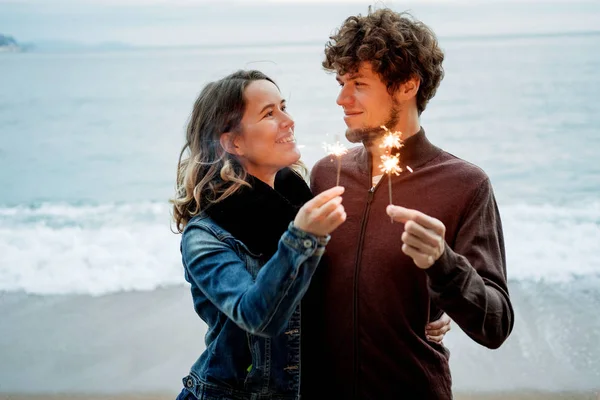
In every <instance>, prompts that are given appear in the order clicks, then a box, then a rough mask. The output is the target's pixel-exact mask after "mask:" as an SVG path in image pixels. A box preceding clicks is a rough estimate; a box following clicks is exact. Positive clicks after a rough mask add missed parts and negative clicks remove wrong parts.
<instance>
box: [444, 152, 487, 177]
mask: <svg viewBox="0 0 600 400" xmlns="http://www.w3.org/2000/svg"><path fill="white" fill-rule="evenodd" d="M437 164H439V165H440V166H442V167H444V172H445V174H448V175H449V176H453V177H456V178H458V179H461V180H465V181H468V182H473V183H474V184H481V183H482V182H485V181H489V177H488V175H487V173H486V172H485V171H484V170H483V169H482V168H481V167H479V166H478V165H476V164H473V163H472V162H470V161H467V160H464V159H462V158H460V157H458V156H456V155H454V154H452V153H449V152H447V151H445V150H442V153H441V154H440V156H439V158H438V160H437Z"/></svg>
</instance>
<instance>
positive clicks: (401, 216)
mask: <svg viewBox="0 0 600 400" xmlns="http://www.w3.org/2000/svg"><path fill="white" fill-rule="evenodd" d="M386 212H387V214H388V215H389V216H390V217H391V218H393V219H394V221H397V222H407V221H415V222H416V223H417V224H419V225H421V226H423V227H425V228H427V229H431V230H433V231H435V232H437V233H440V234H441V233H443V232H444V231H445V229H446V227H445V226H444V224H443V223H442V221H440V220H439V219H436V218H433V217H430V216H429V215H426V214H423V213H422V212H420V211H417V210H412V209H410V208H405V207H400V206H394V205H392V204H390V205H389V206H387V208H386Z"/></svg>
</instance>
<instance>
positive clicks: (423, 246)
mask: <svg viewBox="0 0 600 400" xmlns="http://www.w3.org/2000/svg"><path fill="white" fill-rule="evenodd" d="M402 241H403V242H404V243H406V244H408V245H409V246H412V247H414V248H416V249H418V250H419V251H421V252H422V253H425V254H435V253H436V252H437V250H436V247H434V246H432V245H430V244H429V243H426V242H424V241H423V240H422V239H421V238H418V237H416V236H415V235H413V234H411V233H409V232H407V231H404V233H403V234H402Z"/></svg>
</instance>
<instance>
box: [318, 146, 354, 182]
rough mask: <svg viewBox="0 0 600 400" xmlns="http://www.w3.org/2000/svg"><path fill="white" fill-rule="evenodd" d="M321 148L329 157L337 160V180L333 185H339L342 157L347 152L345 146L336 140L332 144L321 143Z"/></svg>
mask: <svg viewBox="0 0 600 400" xmlns="http://www.w3.org/2000/svg"><path fill="white" fill-rule="evenodd" d="M323 148H324V149H325V151H326V152H327V154H329V155H330V156H334V157H335V158H337V178H336V181H335V185H336V186H339V185H340V171H341V169H342V156H343V155H344V154H346V153H347V152H348V149H347V148H346V146H344V145H343V144H342V143H340V141H339V140H336V141H335V143H334V144H328V143H323Z"/></svg>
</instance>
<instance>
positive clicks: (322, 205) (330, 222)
mask: <svg viewBox="0 0 600 400" xmlns="http://www.w3.org/2000/svg"><path fill="white" fill-rule="evenodd" d="M342 193H344V188H343V187H341V186H335V187H333V188H331V189H328V190H326V191H324V192H323V193H321V194H319V195H318V196H315V197H314V198H313V199H312V200H310V201H309V202H307V203H306V204H304V206H302V208H301V209H300V210H299V211H298V214H297V215H296V219H294V226H295V227H296V228H298V229H301V230H303V231H305V232H308V233H311V234H313V235H315V236H326V235H329V234H330V233H331V232H333V231H334V230H335V228H337V227H338V226H340V225H341V224H342V222H344V221H345V220H346V211H345V210H344V206H342V197H341V195H342Z"/></svg>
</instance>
